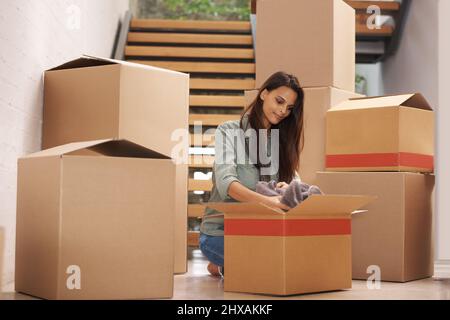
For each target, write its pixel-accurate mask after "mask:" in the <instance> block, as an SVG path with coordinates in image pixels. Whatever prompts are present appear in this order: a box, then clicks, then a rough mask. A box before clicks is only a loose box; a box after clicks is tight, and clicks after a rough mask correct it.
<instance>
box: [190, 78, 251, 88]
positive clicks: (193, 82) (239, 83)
mask: <svg viewBox="0 0 450 320" xmlns="http://www.w3.org/2000/svg"><path fill="white" fill-rule="evenodd" d="M189 84H190V88H191V89H208V90H251V89H254V88H255V80H254V79H207V78H191V79H190V81H189Z"/></svg>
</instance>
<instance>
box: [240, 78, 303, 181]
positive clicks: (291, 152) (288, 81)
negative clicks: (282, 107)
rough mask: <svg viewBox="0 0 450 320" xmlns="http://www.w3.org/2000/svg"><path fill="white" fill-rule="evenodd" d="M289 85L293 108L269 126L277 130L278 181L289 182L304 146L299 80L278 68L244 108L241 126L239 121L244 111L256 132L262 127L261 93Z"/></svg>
mask: <svg viewBox="0 0 450 320" xmlns="http://www.w3.org/2000/svg"><path fill="white" fill-rule="evenodd" d="M283 86H284V87H288V88H291V89H292V90H294V91H295V92H296V93H297V100H296V101H295V104H294V108H293V109H292V111H291V113H290V114H289V116H288V117H287V118H285V119H283V120H282V121H281V122H280V123H279V124H277V125H273V126H272V127H271V129H278V130H279V140H280V141H279V142H280V144H279V146H280V150H279V172H278V178H279V181H285V182H287V183H290V182H291V181H292V179H293V178H294V176H295V171H296V170H297V169H298V167H299V163H300V152H301V149H303V142H304V141H303V101H304V92H303V89H302V88H301V86H300V83H299V81H298V79H297V77H295V76H294V75H291V74H288V73H286V72H283V71H280V72H276V73H274V74H273V75H272V76H270V77H269V78H268V79H267V80H266V82H265V83H264V84H263V85H262V86H261V88H260V89H259V90H258V96H257V97H256V98H255V100H253V102H252V103H250V105H249V106H248V107H247V108H246V109H245V110H244V112H243V114H242V117H241V122H240V125H241V128H242V127H243V123H242V120H243V118H244V117H245V115H246V114H248V121H249V124H250V126H251V127H252V128H253V129H255V130H257V132H259V129H264V125H263V123H264V122H263V119H264V112H263V104H264V101H263V100H262V99H261V93H262V92H263V91H264V90H265V89H267V91H269V92H270V91H272V90H275V89H277V88H279V87H283ZM256 136H257V139H258V140H257V141H258V142H257V144H256V145H257V147H258V150H257V151H258V152H257V163H256V164H255V165H256V166H257V167H258V168H260V167H261V166H262V165H261V163H260V159H259V134H257V135H256Z"/></svg>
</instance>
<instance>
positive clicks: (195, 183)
mask: <svg viewBox="0 0 450 320" xmlns="http://www.w3.org/2000/svg"><path fill="white" fill-rule="evenodd" d="M211 190H212V180H195V179H189V183H188V191H211Z"/></svg>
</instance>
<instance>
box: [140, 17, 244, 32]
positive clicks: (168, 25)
mask: <svg viewBox="0 0 450 320" xmlns="http://www.w3.org/2000/svg"><path fill="white" fill-rule="evenodd" d="M134 28H142V29H179V30H218V31H226V30H229V31H240V32H251V25H250V22H249V21H206V20H169V19H167V20H166V19H132V20H131V29H134Z"/></svg>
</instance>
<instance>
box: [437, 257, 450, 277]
mask: <svg viewBox="0 0 450 320" xmlns="http://www.w3.org/2000/svg"><path fill="white" fill-rule="evenodd" d="M433 278H434V279H450V260H441V261H436V262H435V263H434V276H433Z"/></svg>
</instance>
